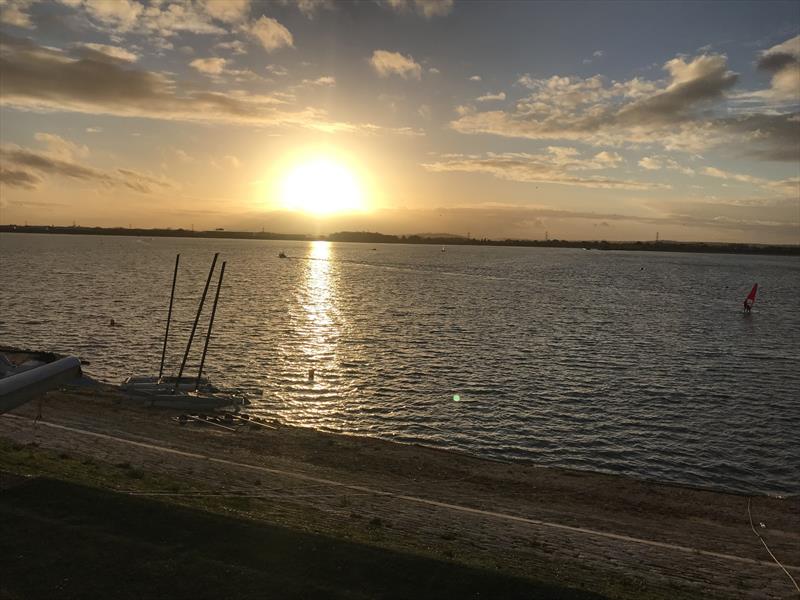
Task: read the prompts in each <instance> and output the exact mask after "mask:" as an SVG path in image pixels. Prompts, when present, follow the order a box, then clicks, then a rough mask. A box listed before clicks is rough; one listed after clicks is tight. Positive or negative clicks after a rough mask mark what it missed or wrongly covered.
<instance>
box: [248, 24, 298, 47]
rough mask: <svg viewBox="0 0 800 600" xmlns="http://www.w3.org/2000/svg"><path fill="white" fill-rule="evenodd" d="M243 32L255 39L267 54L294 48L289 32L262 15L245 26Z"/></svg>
mask: <svg viewBox="0 0 800 600" xmlns="http://www.w3.org/2000/svg"><path fill="white" fill-rule="evenodd" d="M245 31H246V32H247V33H249V34H250V35H251V36H253V37H254V38H256V39H257V40H258V41H259V42H260V43H261V45H262V46H263V47H264V50H266V51H267V52H272V51H273V50H277V49H278V48H285V47H288V48H292V47H294V38H293V37H292V34H291V32H290V31H289V30H288V29H286V27H284V26H283V25H281V24H280V23H278V21H276V20H275V19H273V18H271V17H265V16H263V15H262V16H261V17H260V18H259V19H258V20H257V21H254V22H253V23H251V24H250V25H248V26H246V27H245Z"/></svg>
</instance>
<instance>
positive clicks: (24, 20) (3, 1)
mask: <svg viewBox="0 0 800 600" xmlns="http://www.w3.org/2000/svg"><path fill="white" fill-rule="evenodd" d="M31 4H33V0H0V23H4V24H6V25H13V26H14V27H21V28H23V29H31V28H33V23H32V22H31V16H30V15H29V14H28V12H27V11H28V8H29V7H30V5H31Z"/></svg>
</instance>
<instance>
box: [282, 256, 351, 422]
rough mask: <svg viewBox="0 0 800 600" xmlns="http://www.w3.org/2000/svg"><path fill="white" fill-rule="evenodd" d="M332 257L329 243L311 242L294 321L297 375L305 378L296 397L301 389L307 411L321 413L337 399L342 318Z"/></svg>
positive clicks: (304, 409) (297, 386)
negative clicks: (338, 356)
mask: <svg viewBox="0 0 800 600" xmlns="http://www.w3.org/2000/svg"><path fill="white" fill-rule="evenodd" d="M332 259H333V247H332V245H331V244H330V243H329V242H322V241H315V242H311V244H310V245H309V248H308V253H307V255H306V261H305V265H304V272H303V273H302V275H301V277H302V278H301V281H302V285H301V286H300V288H299V290H298V292H299V293H298V297H297V306H298V310H297V311H296V313H295V315H294V319H293V320H294V321H295V323H294V330H295V332H296V334H297V335H298V339H297V340H296V345H295V349H296V350H295V351H296V353H297V354H296V356H297V360H298V363H299V364H298V365H297V366H298V367H299V371H300V373H298V376H299V377H302V379H303V381H302V383H301V382H297V383H298V384H299V385H296V386H294V387H295V389H294V392H295V394H294V396H295V398H296V397H297V395H296V393H297V392H298V391H300V390H299V389H298V388H301V389H302V392H301V395H302V396H304V398H305V399H304V400H303V408H302V411H304V412H312V413H319V412H320V411H321V410H323V404H325V403H328V402H330V401H332V400H336V399H337V398H338V391H337V388H336V385H335V382H336V380H337V372H338V370H337V367H336V360H337V349H338V346H339V339H340V335H341V322H342V318H343V317H342V312H341V311H340V310H339V308H338V305H337V302H336V296H337V294H336V292H337V290H336V277H335V267H334V264H335V263H334V262H333V260H332ZM312 369H313V371H312Z"/></svg>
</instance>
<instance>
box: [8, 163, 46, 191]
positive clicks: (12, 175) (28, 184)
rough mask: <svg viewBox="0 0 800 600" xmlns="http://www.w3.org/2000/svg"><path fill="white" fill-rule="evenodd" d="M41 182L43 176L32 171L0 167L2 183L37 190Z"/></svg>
mask: <svg viewBox="0 0 800 600" xmlns="http://www.w3.org/2000/svg"><path fill="white" fill-rule="evenodd" d="M41 183H42V178H41V177H38V176H37V175H35V174H33V173H31V172H30V171H23V170H19V169H8V168H6V167H5V166H2V167H0V184H4V185H7V186H9V187H16V188H22V189H25V190H35V189H36V188H37V187H39V184H41Z"/></svg>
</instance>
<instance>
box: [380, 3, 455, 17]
mask: <svg viewBox="0 0 800 600" xmlns="http://www.w3.org/2000/svg"><path fill="white" fill-rule="evenodd" d="M382 4H383V5H384V6H388V7H389V8H391V9H392V10H394V11H395V12H401V13H402V12H409V11H411V10H412V9H413V10H414V11H415V12H416V13H417V14H418V15H420V16H422V17H425V18H426V19H431V18H433V17H444V16H447V15H449V14H450V13H451V12H452V10H453V4H454V0H385V1H384V2H382Z"/></svg>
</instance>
